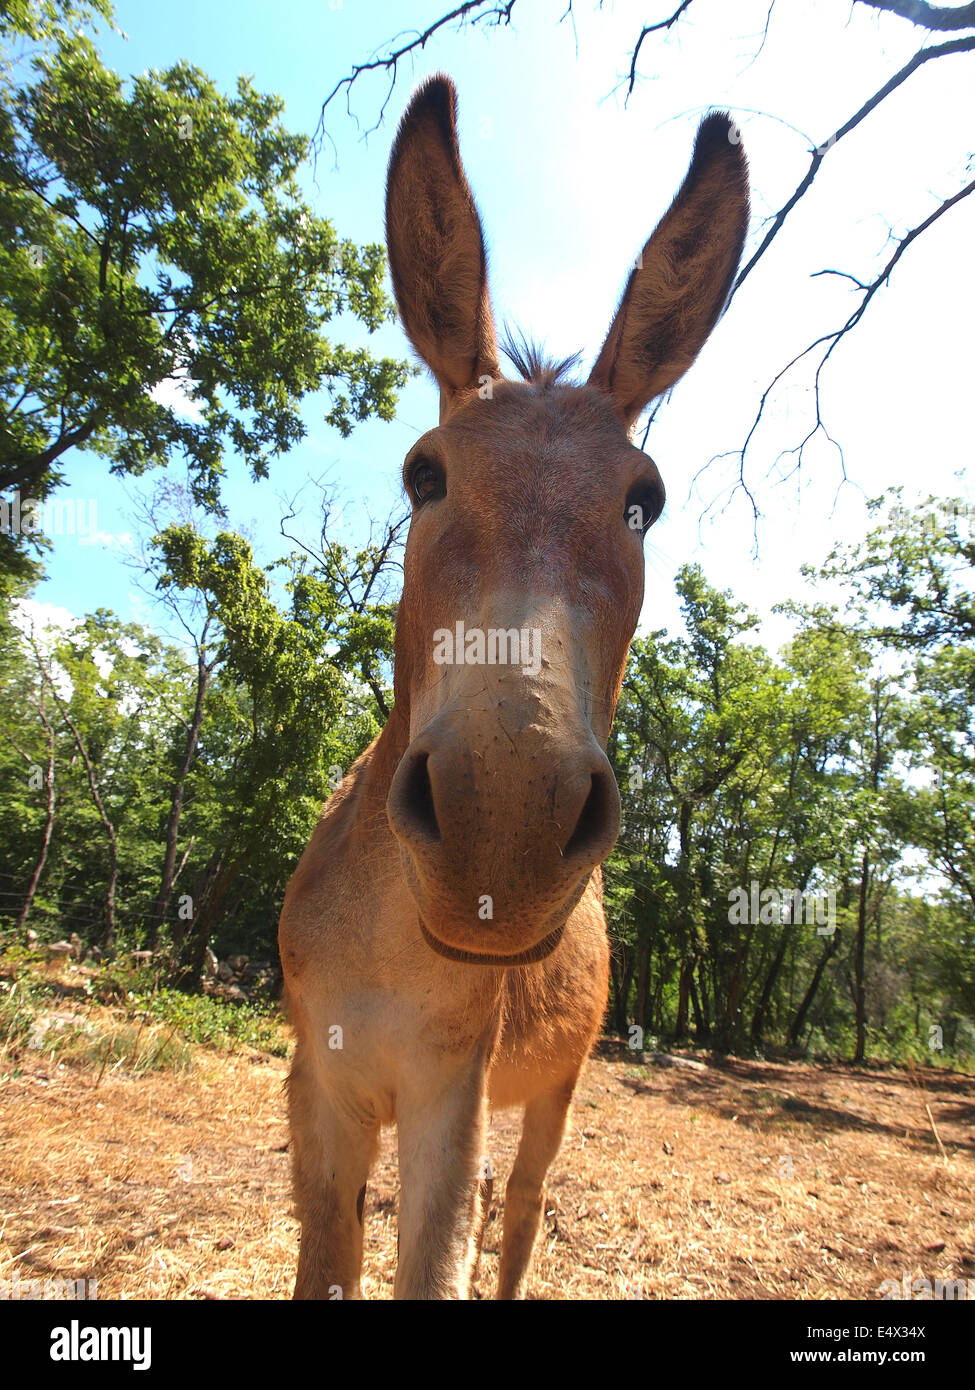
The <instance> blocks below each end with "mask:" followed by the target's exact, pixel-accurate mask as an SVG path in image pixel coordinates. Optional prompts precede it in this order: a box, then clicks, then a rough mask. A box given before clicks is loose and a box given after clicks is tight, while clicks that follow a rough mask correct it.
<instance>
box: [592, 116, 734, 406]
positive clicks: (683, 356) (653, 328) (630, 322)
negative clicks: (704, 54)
mask: <svg viewBox="0 0 975 1390" xmlns="http://www.w3.org/2000/svg"><path fill="white" fill-rule="evenodd" d="M747 230H748V164H747V162H746V160H745V153H744V150H743V149H742V147H741V142H740V137H739V135H738V128H737V126H735V125H734V123H733V122H732V120H731V117H730V116H728V115H725V114H724V113H719V112H715V113H713V114H712V115H710V116H706V117H705V119H704V120H703V121H702V122H701V125H700V127H699V129H698V132H697V140H696V141H695V143H694V155H693V157H692V159H691V166H690V168H689V169H688V171H687V176H686V178H685V179H684V182H683V184H682V185H681V188H680V191H679V193H678V194H677V196H676V198H675V199H674V201H673V202H672V203H671V205H670V208H669V210H668V211H667V212H666V213H665V214H664V216H663V219H662V220H661V222H660V224H659V226H658V227H657V229H656V231H655V232H654V234H653V236H652V237H651V238H650V240H649V241H648V242H647V244H646V245H645V246H644V248H643V252H642V254H641V256H640V258H639V262H638V266H637V268H636V269H635V270H634V271H633V273H632V274H631V275H630V278H629V281H628V283H627V286H626V289H625V290H624V292H623V299H622V302H621V303H620V307H619V309H618V310H617V311H616V317H615V318H614V320H613V323H612V326H611V327H610V330H609V333H608V334H607V336H606V341H605V343H603V347H602V351H601V352H600V354H599V357H598V358H597V359H596V365H595V366H594V367H593V369H592V374H591V376H590V378H589V380H590V382H591V383H592V384H593V385H594V386H598V387H600V388H601V389H602V390H604V391H608V392H609V394H610V395H611V396H612V397H613V402H614V404H615V406H616V409H617V412H618V414H619V415H620V417H621V418H622V420H623V421H624V423H625V424H626V426H627V428H629V426H630V425H631V424H632V423H633V422H634V420H635V419H636V418H637V416H638V415H639V414H640V412H641V410H642V409H643V407H644V406H645V405H646V404H647V403H648V402H649V401H652V400H653V399H654V397H655V396H659V395H661V394H662V393H663V392H664V391H667V390H669V388H670V387H671V386H673V385H674V383H675V382H676V381H677V380H679V378H680V377H682V376H683V375H684V373H685V372H686V371H687V369H688V367H689V366H690V365H691V363H692V362H693V361H694V359H695V357H696V356H697V354H698V353H699V352H700V351H701V348H702V347H703V346H704V344H705V342H706V341H707V337H708V334H709V333H710V332H711V330H712V328H713V327H714V325H715V324H716V323H717V321H718V319H719V318H720V317H721V312H722V310H723V309H724V306H725V304H726V303H727V300H728V295H729V294H730V293H731V286H732V284H733V283H734V278H735V272H736V271H737V269H738V262H739V261H740V259H741V252H742V247H743V246H744V244H745V234H746V232H747Z"/></svg>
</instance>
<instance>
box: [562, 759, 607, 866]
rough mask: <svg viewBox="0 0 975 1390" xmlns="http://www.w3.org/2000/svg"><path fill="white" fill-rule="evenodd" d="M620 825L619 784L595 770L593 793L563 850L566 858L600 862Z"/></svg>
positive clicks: (591, 787) (590, 792) (587, 800)
mask: <svg viewBox="0 0 975 1390" xmlns="http://www.w3.org/2000/svg"><path fill="white" fill-rule="evenodd" d="M618 824H619V794H618V793H617V792H616V788H615V784H612V779H611V778H610V777H609V776H608V775H607V774H606V773H604V772H594V773H593V774H592V777H591V779H590V786H589V795H588V796H587V797H586V801H585V805H584V806H583V808H582V810H581V811H580V813H579V819H578V820H577V821H576V828H575V830H573V832H572V834H571V835H570V836H569V839H568V840H567V841H566V844H565V848H564V849H563V850H562V857H563V858H564V859H583V858H585V859H590V860H592V862H593V863H596V862H597V861H598V860H600V859H602V857H603V856H604V855H605V854H606V853H607V852H608V850H609V849H610V848H611V847H612V843H613V840H614V839H615V838H616V832H617V826H618Z"/></svg>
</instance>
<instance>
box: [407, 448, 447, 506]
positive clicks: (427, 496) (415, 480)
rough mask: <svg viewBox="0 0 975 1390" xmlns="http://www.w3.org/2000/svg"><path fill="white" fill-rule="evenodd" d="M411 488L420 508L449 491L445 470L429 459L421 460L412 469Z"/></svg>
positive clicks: (410, 476)
mask: <svg viewBox="0 0 975 1390" xmlns="http://www.w3.org/2000/svg"><path fill="white" fill-rule="evenodd" d="M409 488H410V492H411V493H412V495H413V500H414V502H415V503H416V505H417V506H418V507H420V506H422V505H423V503H424V502H430V501H431V500H432V499H433V498H434V497H443V496H444V494H445V493H446V491H447V484H446V479H445V478H444V475H443V469H442V468H441V467H440V466H439V465H438V464H436V463H431V462H430V460H429V459H419V460H417V462H416V463H415V464H414V465H413V467H412V468H411V469H410V475H409Z"/></svg>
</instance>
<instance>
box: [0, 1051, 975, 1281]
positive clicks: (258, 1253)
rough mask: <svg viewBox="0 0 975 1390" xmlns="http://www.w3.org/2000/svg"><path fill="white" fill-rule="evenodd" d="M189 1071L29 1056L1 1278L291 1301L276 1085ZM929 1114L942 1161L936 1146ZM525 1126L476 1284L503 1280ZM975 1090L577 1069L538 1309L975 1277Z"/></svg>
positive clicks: (818, 1077) (10, 1109)
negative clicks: (507, 1216)
mask: <svg viewBox="0 0 975 1390" xmlns="http://www.w3.org/2000/svg"><path fill="white" fill-rule="evenodd" d="M196 1056H197V1065H196V1067H195V1069H194V1070H193V1071H192V1072H191V1073H189V1074H188V1075H175V1074H173V1073H167V1072H156V1073H152V1074H149V1075H145V1076H141V1077H137V1076H125V1075H121V1074H119V1073H118V1072H114V1073H113V1072H111V1071H109V1072H106V1073H105V1074H104V1075H103V1076H101V1077H100V1078H99V1077H98V1075H97V1072H96V1071H95V1070H93V1069H91V1068H85V1067H67V1066H63V1065H61V1064H59V1063H58V1062H57V1060H56V1059H54V1060H51V1059H48V1058H46V1057H44V1056H43V1055H33V1054H32V1055H29V1056H27V1057H25V1058H24V1060H23V1063H22V1066H21V1067H19V1068H18V1069H15V1070H14V1071H13V1073H12V1074H11V1075H9V1076H8V1079H7V1080H6V1081H5V1082H4V1083H3V1085H2V1091H0V1210H2V1215H0V1278H5V1279H9V1278H11V1277H12V1275H14V1274H15V1273H19V1275H20V1277H21V1279H28V1278H44V1277H49V1276H52V1275H58V1276H60V1277H62V1278H68V1277H73V1278H80V1277H88V1278H97V1280H98V1292H99V1297H101V1298H120V1297H128V1298H157V1299H183V1298H239V1299H251V1298H284V1297H287V1296H288V1295H289V1294H290V1290H291V1284H292V1279H293V1276H294V1267H295V1258H296V1249H297V1239H298V1230H297V1224H296V1222H295V1220H294V1218H293V1216H292V1214H291V1202H290V1193H289V1182H288V1155H287V1151H286V1142H287V1134H286V1129H285V1122H284V1097H283V1093H282V1082H283V1080H284V1075H285V1071H286V1064H285V1063H284V1062H283V1061H282V1060H281V1059H280V1058H269V1057H267V1056H265V1055H263V1054H259V1053H244V1052H239V1053H234V1054H227V1053H218V1052H213V1051H203V1050H200V1051H198V1052H197V1054H196ZM926 1105H929V1106H930V1109H931V1112H932V1115H933V1117H934V1121H935V1124H936V1126H937V1131H938V1133H939V1135H940V1138H941V1141H942V1143H943V1145H944V1148H945V1156H942V1155H941V1153H940V1152H939V1150H938V1147H937V1144H936V1141H935V1137H934V1132H933V1129H932V1125H931V1123H930V1121H929V1118H928V1114H927V1110H926ZM393 1140H394V1135H393V1134H392V1132H387V1134H386V1136H385V1140H384V1144H383V1149H382V1156H381V1160H380V1163H379V1165H378V1167H377V1169H376V1171H375V1173H374V1175H373V1179H372V1181H371V1182H370V1186H369V1196H368V1199H367V1203H366V1248H367V1254H366V1266H365V1285H364V1287H365V1292H366V1295H367V1296H368V1297H373V1298H388V1297H389V1296H390V1293H391V1277H392V1274H393V1271H394V1267H395V1257H396V1235H395V1213H396V1200H397V1180H396V1165H395V1151H394V1143H393ZM516 1140H517V1117H516V1116H515V1115H513V1114H502V1115H498V1116H496V1117H495V1120H494V1124H493V1127H492V1140H491V1153H492V1156H493V1160H494V1166H495V1172H496V1175H497V1179H498V1180H496V1182H495V1202H494V1215H493V1216H492V1219H491V1220H490V1222H489V1224H488V1227H487V1234H486V1238H485V1247H484V1257H483V1260H482V1264H481V1269H480V1273H479V1277H478V1281H477V1291H478V1293H479V1294H480V1296H482V1297H485V1296H490V1294H491V1293H492V1291H493V1287H494V1280H495V1276H496V1273H497V1264H498V1249H499V1239H500V1225H501V1223H500V1206H501V1196H502V1191H503V1182H504V1179H505V1178H506V1176H507V1173H508V1171H509V1169H510V1166H511V1161H512V1157H513V1153H514V1147H515V1143H516ZM973 1179H975V1079H973V1078H971V1077H964V1076H959V1075H957V1074H951V1073H945V1072H939V1071H925V1072H916V1073H914V1074H913V1075H909V1074H907V1073H905V1072H893V1071H863V1072H854V1071H851V1070H849V1069H846V1068H843V1067H830V1066H826V1067H813V1066H807V1065H796V1064H776V1063H767V1062H753V1061H738V1060H728V1061H722V1062H716V1063H708V1064H707V1065H706V1066H705V1067H703V1068H702V1069H700V1070H697V1069H692V1068H683V1067H664V1066H659V1065H656V1064H648V1065H646V1066H636V1065H634V1058H633V1055H632V1054H629V1053H627V1052H626V1051H625V1050H624V1049H621V1048H618V1047H617V1046H616V1045H615V1044H612V1043H606V1044H604V1045H603V1047H602V1048H601V1049H600V1051H599V1053H598V1055H596V1056H595V1057H594V1058H593V1059H592V1060H591V1061H590V1063H589V1065H588V1066H587V1068H586V1070H585V1072H584V1074H583V1078H582V1080H581V1082H580V1085H579V1089H578V1091H577V1093H576V1100H575V1104H574V1108H573V1115H572V1121H571V1126H570V1130H569V1132H568V1133H567V1136H566V1140H565V1143H564V1146H563V1149H562V1152H561V1154H560V1155H559V1157H558V1158H557V1160H556V1162H555V1164H554V1166H553V1169H552V1172H551V1175H550V1183H549V1190H548V1201H547V1204H546V1215H545V1220H544V1226H543V1231H542V1234H541V1236H540V1239H539V1244H538V1248H537V1251H536V1256H535V1261H534V1265H533V1271H532V1276H531V1281H530V1286H529V1297H532V1298H544V1299H563V1298H573V1299H618V1298H627V1297H629V1298H633V1297H644V1298H679V1299H693V1298H750V1299H754V1298H795V1299H833V1298H875V1297H876V1296H877V1289H878V1286H879V1285H880V1283H881V1281H882V1280H884V1279H888V1278H894V1279H897V1280H900V1279H901V1278H902V1276H903V1274H904V1272H905V1271H907V1272H908V1273H909V1274H910V1275H911V1276H912V1277H918V1278H927V1279H932V1280H933V1279H934V1278H935V1277H937V1276H940V1277H942V1278H966V1279H972V1280H973V1284H972V1287H973V1288H975V1181H973Z"/></svg>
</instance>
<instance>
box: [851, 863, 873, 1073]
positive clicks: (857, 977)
mask: <svg viewBox="0 0 975 1390" xmlns="http://www.w3.org/2000/svg"><path fill="white" fill-rule="evenodd" d="M869 879H870V858H869V855H868V853H867V851H866V850H864V853H863V862H862V864H861V866H860V895H859V899H858V902H857V937H856V945H855V950H854V955H853V985H854V989H853V1003H854V1007H855V1009H856V1029H857V1042H856V1051H855V1052H854V1054H853V1061H854V1063H857V1064H859V1063H862V1062H864V1061H865V1060H866V1054H867V991H866V978H865V976H866V970H865V965H866V948H867V895H868V884H869Z"/></svg>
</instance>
